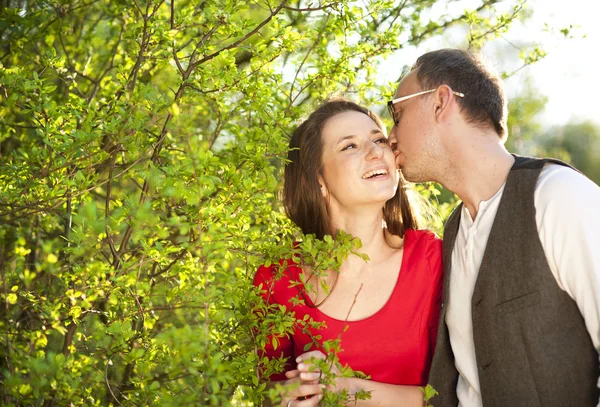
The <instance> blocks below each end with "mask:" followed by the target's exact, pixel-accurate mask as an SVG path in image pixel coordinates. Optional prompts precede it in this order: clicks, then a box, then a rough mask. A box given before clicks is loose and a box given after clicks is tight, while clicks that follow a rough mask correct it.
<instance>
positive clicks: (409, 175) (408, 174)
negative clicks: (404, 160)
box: [399, 167, 425, 182]
mask: <svg viewBox="0 0 600 407" xmlns="http://www.w3.org/2000/svg"><path fill="white" fill-rule="evenodd" d="M399 169H400V172H401V173H402V177H404V179H405V180H406V181H408V182H425V181H423V180H422V179H421V178H422V177H421V176H420V174H418V173H415V172H413V171H411V170H410V169H408V168H406V167H400V168H399Z"/></svg>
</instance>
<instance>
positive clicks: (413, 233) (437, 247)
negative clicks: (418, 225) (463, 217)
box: [405, 229, 442, 275]
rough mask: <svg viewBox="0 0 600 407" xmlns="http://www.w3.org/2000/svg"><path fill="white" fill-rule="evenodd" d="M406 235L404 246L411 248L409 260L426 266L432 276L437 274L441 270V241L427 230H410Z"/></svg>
mask: <svg viewBox="0 0 600 407" xmlns="http://www.w3.org/2000/svg"><path fill="white" fill-rule="evenodd" d="M406 234H407V236H405V239H406V242H407V243H405V244H406V245H407V246H410V248H411V252H412V255H411V256H410V258H411V260H412V261H413V262H416V263H423V264H425V265H428V266H429V267H427V268H428V269H429V270H430V271H431V272H433V274H436V275H437V274H439V273H440V272H441V269H442V239H440V238H439V237H438V236H437V235H436V234H435V233H434V232H432V231H431V230H427V229H411V230H407V231H406Z"/></svg>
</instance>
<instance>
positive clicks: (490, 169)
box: [444, 138, 515, 220]
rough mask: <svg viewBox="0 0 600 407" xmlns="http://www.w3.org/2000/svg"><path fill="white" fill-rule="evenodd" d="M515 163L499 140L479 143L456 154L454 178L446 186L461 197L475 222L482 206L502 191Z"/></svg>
mask: <svg viewBox="0 0 600 407" xmlns="http://www.w3.org/2000/svg"><path fill="white" fill-rule="evenodd" d="M514 161H515V159H514V157H513V156H512V155H511V154H510V153H509V152H508V151H507V150H506V149H505V148H504V145H503V144H501V143H500V142H499V140H495V139H494V138H491V139H488V138H479V139H476V140H475V142H473V143H472V144H471V145H469V146H464V148H463V149H462V150H460V152H457V153H456V154H455V161H454V163H455V164H454V165H453V167H454V168H453V171H452V175H451V176H450V177H449V180H448V182H447V184H448V185H444V186H445V187H446V188H448V189H449V190H451V191H453V192H454V193H455V194H456V195H458V197H459V198H460V199H461V200H462V201H463V203H464V204H465V206H466V207H467V209H468V210H469V213H470V214H471V217H472V218H473V220H474V219H475V218H476V217H477V212H478V210H479V203H480V202H481V201H487V200H489V199H490V198H492V197H493V196H494V195H495V194H496V193H497V192H498V190H500V188H501V187H502V186H503V185H504V183H505V182H506V178H507V177H508V173H509V172H510V169H511V167H512V165H513V163H514Z"/></svg>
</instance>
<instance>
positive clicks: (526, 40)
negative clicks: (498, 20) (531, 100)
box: [382, 0, 600, 128]
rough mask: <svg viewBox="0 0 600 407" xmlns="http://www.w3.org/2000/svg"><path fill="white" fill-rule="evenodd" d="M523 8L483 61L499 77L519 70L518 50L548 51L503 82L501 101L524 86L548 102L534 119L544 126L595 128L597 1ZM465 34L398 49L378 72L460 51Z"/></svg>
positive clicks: (550, 0)
mask: <svg viewBox="0 0 600 407" xmlns="http://www.w3.org/2000/svg"><path fill="white" fill-rule="evenodd" d="M469 3H471V4H477V3H479V2H478V1H475V0H473V1H471V0H459V1H456V2H451V3H450V6H445V9H444V10H441V9H440V10H435V9H434V10H433V11H432V12H433V13H440V14H443V13H449V14H451V15H452V14H455V13H457V12H460V11H461V10H463V9H464V8H465V7H466V6H468V5H469ZM505 3H506V4H507V5H511V4H515V2H510V1H506V2H505ZM527 7H528V8H529V9H530V10H531V11H532V14H531V17H530V18H529V19H528V20H527V21H526V23H524V24H520V23H519V24H516V25H514V26H513V27H512V28H511V29H510V31H508V32H507V33H505V34H503V35H502V37H501V38H498V39H496V40H494V41H492V42H491V43H489V44H487V45H486V46H484V48H483V54H484V57H485V58H486V59H487V60H488V62H489V63H490V64H491V65H492V66H493V67H494V68H495V69H496V70H497V71H499V72H501V71H512V70H514V69H516V68H517V67H518V66H519V65H518V64H515V62H516V61H517V56H518V54H519V50H520V49H521V48H523V47H526V46H527V45H531V44H534V43H539V44H541V45H542V47H543V49H544V50H546V51H547V52H548V56H546V57H545V58H544V59H543V60H541V61H539V62H537V63H535V64H533V65H530V66H528V67H526V68H524V69H521V70H520V71H519V72H518V73H517V74H515V75H514V76H512V77H509V78H507V79H506V80H505V83H504V85H505V89H506V94H507V96H508V97H509V98H510V97H511V96H514V95H517V94H518V93H519V92H521V91H522V90H523V88H524V86H525V83H526V82H527V81H530V82H531V83H532V84H533V85H534V87H535V89H537V90H538V91H539V92H540V94H543V95H546V96H547V97H548V103H547V105H546V109H545V111H544V112H543V113H542V114H541V115H540V116H539V119H540V121H541V123H542V124H543V126H544V127H546V128H549V127H552V126H556V125H562V124H565V123H567V122H581V121H586V120H591V121H594V122H595V123H597V124H600V103H599V102H598V101H597V98H598V96H600V77H599V76H600V58H599V57H598V55H597V54H598V51H599V50H600V21H599V20H598V15H599V12H600V1H597V0H569V1H568V2H565V1H564V0H528V2H527ZM546 23H547V24H548V25H549V26H550V27H554V28H556V29H557V30H558V29H561V28H563V27H569V26H573V29H572V31H571V35H572V36H573V37H574V38H570V39H564V37H562V36H561V35H559V34H558V33H557V32H556V30H555V31H554V32H552V31H548V30H546V29H545V24H546ZM465 32H466V31H465V29H464V28H459V27H457V28H456V29H455V30H453V31H452V32H450V33H447V34H445V35H444V36H443V37H438V38H434V39H431V40H428V41H426V42H425V43H423V44H420V45H419V46H418V47H417V48H416V49H414V48H413V49H405V50H401V51H400V52H398V53H397V54H396V55H394V56H392V57H389V58H388V59H387V60H386V61H385V62H384V64H383V65H384V70H385V71H387V68H385V67H389V68H390V69H391V70H392V71H395V72H399V71H398V66H402V65H404V64H412V62H414V60H416V58H417V57H418V56H419V55H421V54H423V53H425V52H427V51H430V50H434V49H437V48H440V47H446V46H464V45H465ZM394 67H395V69H394ZM382 73H383V72H382ZM390 75H391V76H390V77H389V78H388V79H389V80H395V79H397V76H398V75H397V73H391V74H390ZM394 75H395V76H396V78H394V77H393V76H394ZM385 76H388V75H385Z"/></svg>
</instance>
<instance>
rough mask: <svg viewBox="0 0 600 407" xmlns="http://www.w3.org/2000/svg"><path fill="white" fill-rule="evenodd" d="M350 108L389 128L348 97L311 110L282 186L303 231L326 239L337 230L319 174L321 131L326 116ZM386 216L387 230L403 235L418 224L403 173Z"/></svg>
mask: <svg viewBox="0 0 600 407" xmlns="http://www.w3.org/2000/svg"><path fill="white" fill-rule="evenodd" d="M347 111H355V112H360V113H364V114H366V115H367V116H369V117H370V118H371V119H372V120H373V121H374V122H375V124H377V126H378V127H379V128H380V129H381V130H382V131H383V132H384V133H385V132H386V131H385V128H384V126H383V123H382V122H381V119H379V117H378V116H377V115H375V114H374V113H373V112H371V111H370V110H368V109H366V108H364V107H362V106H360V105H358V104H356V103H354V102H351V101H349V100H344V99H334V100H329V101H327V102H325V103H323V104H322V105H321V106H319V107H318V108H317V109H316V110H315V111H314V112H312V113H311V115H310V116H309V117H308V119H306V120H305V121H304V122H303V123H302V124H300V125H299V126H298V127H297V128H296V130H295V131H294V133H293V135H292V138H291V140H290V149H289V152H288V163H287V164H286V166H285V178H284V186H283V202H284V206H285V210H286V212H287V214H288V216H289V217H290V219H291V220H292V221H293V222H294V223H295V224H296V225H298V226H299V227H300V229H301V230H302V232H303V233H304V234H311V233H312V234H315V235H316V237H317V238H318V239H323V237H324V236H325V235H331V236H334V235H335V233H336V231H335V230H332V227H331V219H330V217H329V213H328V210H327V203H326V201H325V199H324V198H323V195H322V193H321V186H320V184H319V176H323V160H322V156H323V143H322V137H321V133H322V131H323V127H324V126H325V123H326V122H327V120H329V119H330V118H332V117H333V116H335V115H337V114H340V113H344V112H347ZM383 219H384V221H385V223H386V226H387V229H388V231H389V232H390V233H391V234H394V235H398V236H400V237H404V231H405V230H407V229H417V228H418V227H419V225H418V221H417V216H416V211H415V208H414V207H413V204H412V202H411V200H410V199H409V198H408V196H407V191H406V189H405V181H404V178H403V177H402V175H400V182H399V185H398V189H397V191H396V194H395V195H394V197H393V198H392V199H390V200H389V201H387V202H386V203H385V205H384V207H383Z"/></svg>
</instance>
